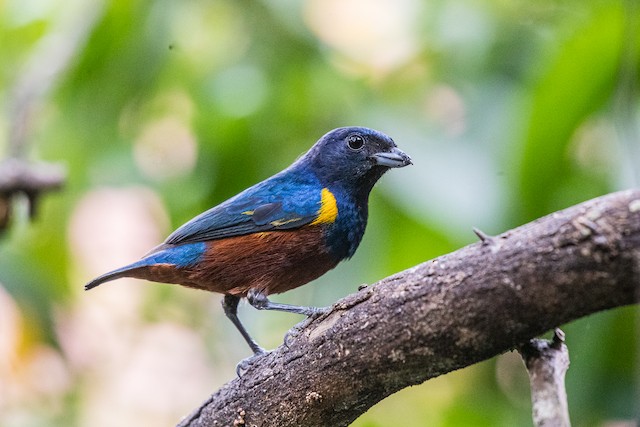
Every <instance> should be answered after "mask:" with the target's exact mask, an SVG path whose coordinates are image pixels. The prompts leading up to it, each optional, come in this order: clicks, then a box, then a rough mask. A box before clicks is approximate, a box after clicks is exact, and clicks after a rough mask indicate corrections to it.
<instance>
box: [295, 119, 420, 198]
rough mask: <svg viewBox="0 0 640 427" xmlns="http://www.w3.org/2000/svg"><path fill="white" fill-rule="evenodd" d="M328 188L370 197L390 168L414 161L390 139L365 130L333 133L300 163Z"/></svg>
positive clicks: (327, 135) (348, 129) (373, 131)
mask: <svg viewBox="0 0 640 427" xmlns="http://www.w3.org/2000/svg"><path fill="white" fill-rule="evenodd" d="M300 161H301V162H304V163H306V164H307V165H308V166H309V167H310V168H311V169H312V170H313V171H314V173H315V174H316V175H317V176H318V178H319V179H320V180H321V181H322V182H323V184H324V185H328V186H332V185H340V186H342V187H344V188H349V189H354V188H357V189H359V190H360V191H362V192H366V194H368V193H369V191H371V188H372V187H373V185H374V184H375V183H376V181H377V180H378V179H380V177H381V176H382V174H384V173H385V172H386V171H388V170H389V169H390V168H401V167H404V166H407V165H410V164H411V158H410V157H409V156H408V155H407V154H405V153H404V152H403V151H402V150H400V149H399V148H398V147H397V146H396V143H395V142H394V141H393V139H391V138H390V137H388V136H387V135H385V134H383V133H381V132H378V131H375V130H373V129H368V128H363V127H343V128H338V129H334V130H332V131H330V132H329V133H327V134H326V135H324V136H323V137H322V138H320V140H318V142H316V144H315V145H314V146H313V147H312V148H311V149H310V150H309V151H308V152H307V154H306V155H305V156H303V157H302V158H301V159H300Z"/></svg>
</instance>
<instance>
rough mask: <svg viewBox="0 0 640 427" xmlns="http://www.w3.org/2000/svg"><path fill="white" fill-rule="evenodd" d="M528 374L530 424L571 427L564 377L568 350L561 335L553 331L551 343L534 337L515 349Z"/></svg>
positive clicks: (567, 366) (541, 426) (562, 333)
mask: <svg viewBox="0 0 640 427" xmlns="http://www.w3.org/2000/svg"><path fill="white" fill-rule="evenodd" d="M518 351H519V352H520V355H521V356H522V359H523V360H524V364H525V366H526V367H527V372H529V383H530V384H531V403H532V406H533V411H532V412H533V425H534V426H536V427H571V422H570V420H569V408H568V405H567V392H566V391H565V388H564V377H565V374H566V373H567V369H569V349H567V346H566V345H565V343H564V332H562V331H561V330H560V329H559V328H556V330H555V332H554V334H553V340H551V341H549V340H543V339H539V338H534V339H532V340H530V341H528V342H526V343H524V344H523V345H522V346H520V348H519V349H518Z"/></svg>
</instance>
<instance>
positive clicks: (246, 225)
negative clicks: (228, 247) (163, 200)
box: [165, 182, 322, 245]
mask: <svg viewBox="0 0 640 427" xmlns="http://www.w3.org/2000/svg"><path fill="white" fill-rule="evenodd" d="M263 184H264V183H263ZM278 184H279V185H278ZM321 198H322V188H319V187H317V186H315V185H314V186H311V185H300V184H299V185H296V184H295V183H277V182H276V183H275V184H271V185H258V186H255V187H252V188H250V189H248V190H245V191H244V192H242V193H240V194H238V195H237V196H235V197H233V198H231V199H229V200H227V201H226V202H224V203H222V204H220V205H218V206H216V207H214V208H211V209H209V210H208V211H206V212H204V213H202V214H200V215H198V216H197V217H195V218H193V219H192V220H191V221H189V222H187V223H186V224H184V225H183V226H181V227H180V228H178V229H177V230H176V231H174V232H173V233H172V234H171V235H170V236H169V237H168V238H167V240H166V241H165V243H168V244H174V245H175V244H183V243H193V242H202V241H207V240H216V239H222V238H225V237H232V236H240V235H245V234H251V233H257V232H262V231H270V230H287V229H292V228H298V227H301V226H303V225H305V224H309V223H311V222H313V221H314V220H316V219H317V218H318V215H319V211H320V207H321Z"/></svg>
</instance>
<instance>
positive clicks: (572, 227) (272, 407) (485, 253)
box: [180, 190, 640, 426]
mask: <svg viewBox="0 0 640 427" xmlns="http://www.w3.org/2000/svg"><path fill="white" fill-rule="evenodd" d="M483 237H484V239H483V241H482V242H478V243H475V244H472V245H469V246H467V247H464V248H462V249H460V250H458V251H456V252H453V253H451V254H448V255H445V256H442V257H439V258H436V259H434V260H432V261H429V262H426V263H424V264H421V265H418V266H416V267H414V268H411V269H409V270H406V271H404V272H401V273H399V274H396V275H394V276H391V277H389V278H386V279H384V280H382V281H380V282H378V283H377V284H375V285H374V286H371V287H367V288H364V289H362V290H360V291H359V292H357V293H355V294H353V295H350V296H348V297H346V298H344V299H342V300H340V301H339V302H337V303H336V304H334V306H333V307H332V310H331V311H330V312H329V313H328V314H326V315H323V316H322V317H320V318H318V319H315V320H308V321H306V322H304V323H303V325H302V327H301V330H300V331H299V332H298V333H297V334H296V335H295V336H294V337H293V338H292V339H291V340H288V342H287V344H288V347H285V346H281V347H279V348H278V349H276V350H275V351H273V352H272V353H270V354H268V355H266V356H264V357H262V358H260V359H259V360H258V361H257V362H256V363H255V364H254V365H253V367H252V368H251V369H250V370H249V371H248V372H246V373H245V374H244V375H243V376H242V378H236V379H234V380H232V381H230V382H229V383H227V384H226V385H224V386H223V387H222V388H221V389H220V390H218V391H217V392H215V393H214V394H213V395H212V396H211V397H210V398H209V399H208V400H207V401H206V402H205V403H204V404H203V405H202V406H201V407H200V408H198V409H197V410H196V411H194V413H193V414H192V415H191V416H189V417H187V418H186V419H184V420H183V421H182V423H181V424H180V425H182V426H228V425H234V422H235V425H247V426H252V425H257V426H327V425H331V426H344V425H348V424H349V423H351V422H352V421H353V420H355V419H356V418H357V417H358V416H359V415H360V414H362V413H363V412H365V411H366V410H367V409H368V408H369V407H371V406H372V405H374V404H375V403H376V402H379V401H380V400H382V399H384V398H385V397H386V396H388V395H390V394H392V393H394V392H396V391H398V390H400V389H402V388H405V387H407V386H410V385H414V384H420V383H422V382H424V381H425V380H427V379H429V378H433V377H436V376H438V375H442V374H444V373H447V372H450V371H453V370H455V369H460V368H462V367H465V366H469V365H472V364H474V363H477V362H479V361H482V360H485V359H487V358H490V357H493V356H495V355H498V354H500V353H503V352H505V351H507V350H509V349H512V348H514V347H516V346H518V345H519V344H520V343H522V342H525V341H527V340H529V339H530V338H532V337H535V336H536V335H539V334H541V333H543V332H545V331H547V330H549V329H552V328H554V327H556V326H559V325H561V324H563V323H566V322H569V321H571V320H573V319H577V318H579V317H582V316H585V315H587V314H590V313H595V312H597V311H600V310H605V309H608V308H612V307H618V306H622V305H626V304H632V303H634V302H637V301H638V299H639V292H638V284H639V283H640V191H638V190H630V191H624V192H619V193H614V194H611V195H608V196H604V197H601V198H597V199H594V200H591V201H588V202H585V203H583V204H580V205H577V206H574V207H572V208H569V209H566V210H564V211H560V212H557V213H554V214H551V215H549V216H546V217H544V218H541V219H539V220H537V221H534V222H532V223H529V224H527V225H524V226H522V227H519V228H517V229H514V230H511V231H508V232H506V233H504V234H502V235H500V236H496V237H489V236H486V235H483ZM425 244H426V245H427V244H428V242H425Z"/></svg>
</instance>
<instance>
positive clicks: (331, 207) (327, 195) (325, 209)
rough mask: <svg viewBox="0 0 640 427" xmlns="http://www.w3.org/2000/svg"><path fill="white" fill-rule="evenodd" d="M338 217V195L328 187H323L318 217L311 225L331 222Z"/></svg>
mask: <svg viewBox="0 0 640 427" xmlns="http://www.w3.org/2000/svg"><path fill="white" fill-rule="evenodd" d="M337 217H338V203H337V202H336V197H335V196H334V195H333V193H332V192H331V191H329V189H328V188H323V189H322V195H321V196H320V209H318V217H317V218H316V219H314V220H313V222H312V223H311V225H316V224H331V223H332V222H335V220H336V218H337Z"/></svg>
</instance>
